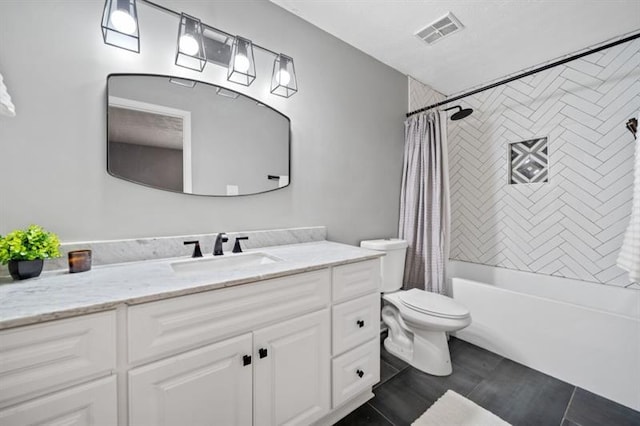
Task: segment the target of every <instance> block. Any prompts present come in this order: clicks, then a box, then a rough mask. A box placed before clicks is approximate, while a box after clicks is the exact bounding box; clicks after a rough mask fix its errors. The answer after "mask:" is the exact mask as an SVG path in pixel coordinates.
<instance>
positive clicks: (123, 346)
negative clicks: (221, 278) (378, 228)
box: [0, 259, 380, 426]
mask: <svg viewBox="0 0 640 426" xmlns="http://www.w3.org/2000/svg"><path fill="white" fill-rule="evenodd" d="M379 280H380V262H379V260H378V259H374V260H367V261H363V262H357V263H351V264H346V265H340V266H334V267H327V268H324V269H320V270H315V271H311V272H304V273H298V274H294V275H289V276H285V277H282V278H275V279H268V280H263V281H258V282H254V283H251V284H247V285H235V286H229V287H225V288H221V289H217V290H211V291H205V292H202V293H195V294H189V295H182V296H177V297H173V298H168V299H162V300H158V301H151V302H147V303H141V304H135V305H130V306H129V305H125V304H122V305H120V306H119V307H117V309H116V310H112V311H106V312H101V313H96V314H90V315H84V316H78V317H73V318H69V319H63V320H56V321H50V322H44V323H41V324H36V325H31V326H24V327H18V328H14V329H8V330H3V331H0V424H1V425H3V426H17V425H31V424H74V425H109V426H112V425H118V426H149V425H160V424H166V425H181V424H184V425H189V426H192V425H194V426H195V425H234V426H235V425H238V426H243V425H247V426H249V425H255V426H275V425H312V424H314V425H316V424H317V425H330V424H333V423H334V422H335V421H337V420H338V419H339V418H341V417H343V416H344V415H346V414H347V413H349V412H350V411H352V410H353V409H355V408H356V407H358V406H359V405H361V404H362V403H364V402H365V401H366V400H368V399H370V398H371V397H373V394H372V392H371V387H372V385H373V384H375V383H376V382H377V381H379V376H380V374H379V368H380V366H379V349H380V348H379V338H378V336H379V312H380V297H379V285H380V281H379Z"/></svg>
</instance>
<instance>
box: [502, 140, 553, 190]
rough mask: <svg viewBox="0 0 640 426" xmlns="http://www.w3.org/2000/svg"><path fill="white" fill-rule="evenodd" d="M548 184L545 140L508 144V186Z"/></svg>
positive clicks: (547, 156) (547, 153)
mask: <svg viewBox="0 0 640 426" xmlns="http://www.w3.org/2000/svg"><path fill="white" fill-rule="evenodd" d="M546 182H549V150H548V144H547V138H546V137H545V138H538V139H531V140H527V141H522V142H515V143H511V144H509V184H512V185H517V184H524V183H546Z"/></svg>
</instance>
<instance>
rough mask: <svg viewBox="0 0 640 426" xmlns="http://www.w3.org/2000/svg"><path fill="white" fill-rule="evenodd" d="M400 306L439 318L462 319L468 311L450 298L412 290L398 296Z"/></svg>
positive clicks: (467, 314)
mask: <svg viewBox="0 0 640 426" xmlns="http://www.w3.org/2000/svg"><path fill="white" fill-rule="evenodd" d="M398 298H399V299H400V302H401V303H402V305H403V306H404V307H406V308H408V309H411V310H412V311H415V312H420V313H423V314H427V315H432V316H435V317H439V318H448V319H463V318H467V317H469V310H468V309H467V308H465V307H464V306H462V305H461V304H459V303H457V302H456V301H455V300H453V299H451V298H450V297H446V296H442V295H440V294H437V293H430V292H427V291H424V290H419V289H417V288H413V289H411V290H407V291H403V292H400V294H398Z"/></svg>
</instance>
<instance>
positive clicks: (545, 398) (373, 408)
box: [337, 337, 640, 426]
mask: <svg viewBox="0 0 640 426" xmlns="http://www.w3.org/2000/svg"><path fill="white" fill-rule="evenodd" d="M449 349H450V351H451V361H452V363H453V374H452V375H450V376H448V377H435V376H430V375H428V374H424V373H422V372H421V371H418V370H416V369H415V368H413V367H410V366H409V365H407V364H406V363H405V362H404V361H401V360H399V359H398V358H396V357H394V356H393V355H391V354H389V353H388V352H387V351H385V350H384V347H383V346H382V347H381V358H382V359H381V362H380V383H378V384H377V385H376V386H375V388H374V390H373V393H374V394H375V398H373V399H371V400H370V401H369V402H367V403H366V404H364V405H362V406H361V407H360V408H358V409H357V410H356V411H354V412H353V413H351V414H349V416H347V417H345V418H344V419H342V420H341V421H340V422H338V423H337V425H339V426H350V425H381V426H391V425H394V426H402V425H410V424H411V423H412V422H413V421H414V420H415V419H417V418H418V417H420V415H421V414H422V413H424V412H425V411H426V410H427V408H429V407H430V406H431V404H433V403H434V402H435V401H436V400H437V399H438V398H440V397H441V396H442V395H443V394H444V393H445V392H446V391H447V390H448V389H452V390H454V391H455V392H457V393H459V394H460V395H463V396H465V397H466V398H468V399H470V400H472V401H474V402H475V403H476V404H478V405H480V406H482V407H484V408H486V409H487V410H489V411H491V412H492V413H494V414H496V415H498V416H499V417H501V418H502V419H504V420H506V421H507V422H509V423H511V424H512V425H513V426H521V425H522V426H529V425H531V426H547V425H549V426H640V412H637V411H634V410H631V409H629V408H627V407H624V406H622V405H620V404H616V403H615V402H613V401H609V400H607V399H605V398H602V397H600V396H597V395H594V394H592V393H590V392H587V391H586V390H584V389H581V388H578V387H575V386H572V385H570V384H568V383H565V382H563V381H560V380H558V379H555V378H553V377H551V376H547V375H546V374H542V373H540V372H538V371H536V370H532V369H530V368H528V367H525V366H523V365H521V364H518V363H515V362H513V361H511V360H508V359H506V358H503V357H501V356H499V355H496V354H494V353H492V352H489V351H486V350H484V349H482V348H479V347H477V346H474V345H472V344H469V343H467V342H464V341H462V340H459V339H456V338H455V337H452V338H451V340H450V342H449Z"/></svg>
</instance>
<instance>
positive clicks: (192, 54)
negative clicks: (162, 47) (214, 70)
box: [176, 13, 207, 72]
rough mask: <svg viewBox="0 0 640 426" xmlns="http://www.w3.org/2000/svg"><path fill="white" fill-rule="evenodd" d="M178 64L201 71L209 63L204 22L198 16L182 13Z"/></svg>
mask: <svg viewBox="0 0 640 426" xmlns="http://www.w3.org/2000/svg"><path fill="white" fill-rule="evenodd" d="M176 65H178V66H181V67H184V68H189V69H192V70H196V71H200V72H202V70H203V69H204V66H205V65H207V57H206V56H205V52H204V43H203V41H202V24H201V23H200V20H199V19H198V18H194V17H193V16H189V15H187V14H185V13H182V14H181V15H180V25H179V26H178V45H177V46H176Z"/></svg>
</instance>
